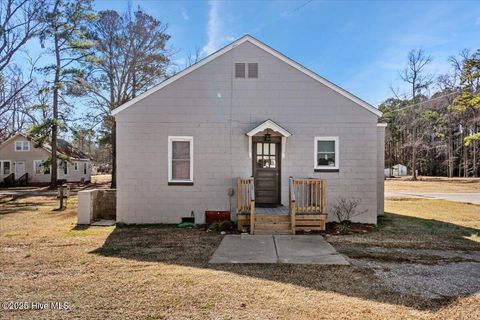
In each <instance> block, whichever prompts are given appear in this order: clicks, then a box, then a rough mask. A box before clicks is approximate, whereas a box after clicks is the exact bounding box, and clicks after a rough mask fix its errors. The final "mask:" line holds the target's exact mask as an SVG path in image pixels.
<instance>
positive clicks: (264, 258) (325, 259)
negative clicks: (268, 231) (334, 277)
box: [210, 234, 349, 265]
mask: <svg viewBox="0 0 480 320" xmlns="http://www.w3.org/2000/svg"><path fill="white" fill-rule="evenodd" d="M210 263H291V264H318V265H349V263H348V261H347V260H346V259H345V258H344V257H343V256H342V255H340V254H339V253H338V252H337V251H336V250H335V248H334V247H332V246H331V245H330V244H329V243H328V242H327V241H325V240H324V239H323V237H322V236H319V235H298V236H290V235H265V236H264V235H261V236H252V235H248V234H242V235H226V236H225V237H224V238H223V240H222V242H221V243H220V246H219V247H218V248H217V250H216V251H215V253H214V254H213V256H212V258H211V259H210Z"/></svg>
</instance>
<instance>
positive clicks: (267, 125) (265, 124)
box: [246, 119, 292, 138]
mask: <svg viewBox="0 0 480 320" xmlns="http://www.w3.org/2000/svg"><path fill="white" fill-rule="evenodd" d="M267 129H270V130H273V131H275V132H277V133H279V134H281V135H282V136H284V137H285V138H288V137H290V136H291V135H292V134H291V133H290V132H288V130H286V129H284V128H282V127H281V126H280V125H279V124H277V123H275V122H274V121H272V120H270V119H268V120H266V121H264V122H262V123H261V124H259V125H258V126H256V127H255V128H253V129H252V130H250V131H248V132H247V133H246V135H247V136H249V137H252V136H254V135H256V134H257V133H260V132H262V131H265V130H267Z"/></svg>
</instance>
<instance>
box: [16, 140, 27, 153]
mask: <svg viewBox="0 0 480 320" xmlns="http://www.w3.org/2000/svg"><path fill="white" fill-rule="evenodd" d="M19 142H21V143H22V149H21V150H17V143H19ZM24 142H26V143H27V149H26V150H23V143H24ZM14 150H15V152H28V151H30V141H28V140H19V141H15V144H14Z"/></svg>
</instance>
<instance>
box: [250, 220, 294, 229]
mask: <svg viewBox="0 0 480 320" xmlns="http://www.w3.org/2000/svg"><path fill="white" fill-rule="evenodd" d="M290 229H291V226H290V223H289V222H278V223H258V222H256V223H255V231H256V230H288V231H289V230H290Z"/></svg>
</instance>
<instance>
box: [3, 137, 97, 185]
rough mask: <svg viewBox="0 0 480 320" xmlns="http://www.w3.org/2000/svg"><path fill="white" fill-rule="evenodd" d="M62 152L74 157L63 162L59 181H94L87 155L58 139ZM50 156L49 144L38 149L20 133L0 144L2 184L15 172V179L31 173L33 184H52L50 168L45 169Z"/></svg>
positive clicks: (60, 167)
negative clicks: (45, 163) (91, 179)
mask: <svg viewBox="0 0 480 320" xmlns="http://www.w3.org/2000/svg"><path fill="white" fill-rule="evenodd" d="M58 153H61V154H64V155H65V156H67V157H69V158H70V161H69V162H63V161H60V162H59V166H58V179H59V180H66V181H68V182H81V181H90V178H91V171H92V169H91V163H90V159H89V157H88V156H87V155H86V154H84V153H83V152H82V151H80V150H79V149H77V148H75V147H73V146H72V145H71V144H70V143H68V142H67V141H65V140H63V139H58ZM50 155H51V148H50V146H49V145H45V146H42V147H36V146H35V142H34V141H32V140H31V139H29V138H28V137H27V136H26V135H24V134H22V133H17V134H16V135H14V136H12V137H11V138H9V139H7V140H6V141H4V142H3V143H1V144H0V182H2V181H3V180H4V179H5V178H6V177H8V176H9V175H10V174H12V173H13V174H14V177H15V180H18V179H19V178H20V177H22V176H24V175H25V174H26V173H27V174H28V182H29V183H31V182H33V183H42V182H43V183H48V182H50V168H44V167H43V166H42V165H43V163H44V162H45V161H46V160H47V159H48V158H49V157H50Z"/></svg>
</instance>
